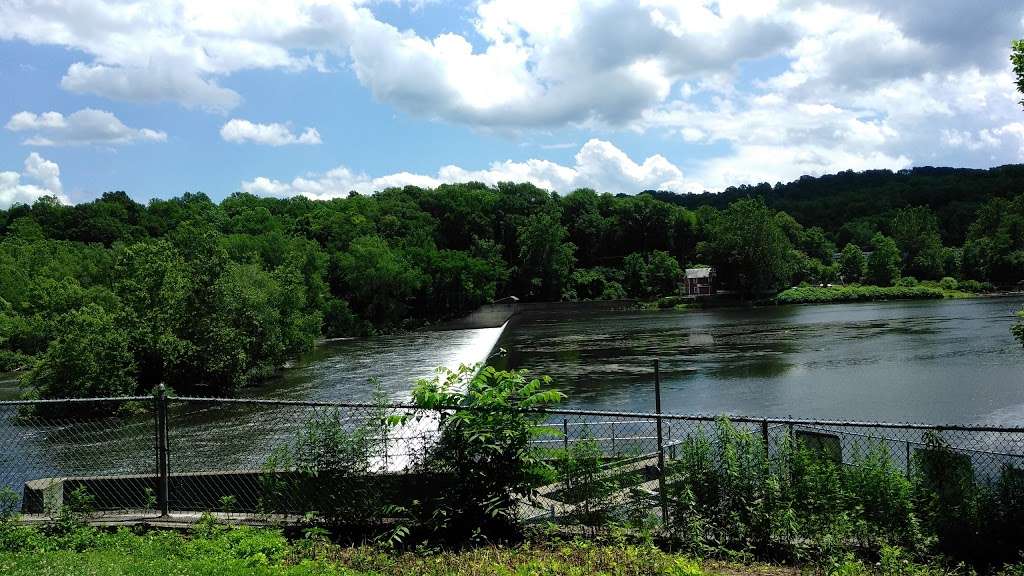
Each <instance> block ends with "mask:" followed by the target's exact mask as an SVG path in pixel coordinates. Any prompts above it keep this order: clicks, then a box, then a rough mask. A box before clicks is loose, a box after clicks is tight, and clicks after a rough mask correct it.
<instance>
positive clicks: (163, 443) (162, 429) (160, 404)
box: [153, 384, 170, 516]
mask: <svg viewBox="0 0 1024 576" xmlns="http://www.w3.org/2000/svg"><path fill="white" fill-rule="evenodd" d="M153 403H154V409H155V412H156V471H157V489H156V491H157V495H156V501H157V505H158V506H159V507H160V515H161V516H167V514H168V513H169V512H170V506H169V503H168V501H169V500H170V498H169V496H170V487H169V484H170V482H169V481H168V480H169V476H170V470H169V466H168V459H167V389H166V388H165V387H164V385H163V384H160V386H158V387H157V389H156V394H154V395H153Z"/></svg>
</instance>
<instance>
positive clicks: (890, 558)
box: [0, 522, 1017, 576]
mask: <svg viewBox="0 0 1024 576" xmlns="http://www.w3.org/2000/svg"><path fill="white" fill-rule="evenodd" d="M807 569H810V570H811V571H814V572H817V573H823V574H837V575H843V576H858V575H869V574H880V575H884V576H897V575H905V574H911V575H920V576H928V575H933V574H934V575H936V576H937V575H940V574H943V575H944V574H951V573H962V574H966V573H967V571H966V570H962V569H961V570H959V571H956V570H950V569H948V568H941V567H938V566H925V565H917V564H914V563H912V562H910V561H909V560H907V558H906V556H905V555H904V554H903V553H902V552H901V551H900V550H898V549H887V550H886V551H885V553H884V554H883V556H882V557H881V559H880V561H879V562H878V563H877V564H866V563H864V562H860V561H857V560H854V559H852V558H850V559H845V560H843V561H841V562H838V563H836V564H835V565H830V566H819V567H805V571H806V570H807ZM0 573H3V574H7V575H10V576H23V575H24V576H29V575H31V576H65V575H66V576H78V575H81V574H92V575H96V576H115V575H116V576H135V575H138V576H148V575H152V574H168V575H182V576H185V575H189V576H191V575H196V574H204V575H206V574H209V575H223V576H236V575H237V576H241V575H246V576H250V575H252V576H271V575H274V576H371V575H372V576H392V575H393V576H405V575H408V574H416V575H418V576H463V575H465V576H470V575H473V576H480V575H492V574H493V575H502V576H543V575H550V576H556V575H567V576H576V575H578V576H584V575H591V574H602V575H606V576H627V575H628V576H634V575H641V574H642V575H650V576H660V575H664V576H714V575H723V576H725V575H728V576H743V575H749V576H775V575H780V576H781V575H784V574H785V575H791V574H797V573H799V570H797V569H794V568H787V567H783V566H774V567H773V566H769V565H758V564H753V565H752V564H740V563H736V562H726V561H720V560H698V559H694V558H692V557H688V556H684V555H680V554H673V553H669V552H665V551H663V550H661V549H659V548H657V547H655V546H654V545H652V544H650V543H628V542H625V541H618V542H616V541H604V542H596V543H595V542H591V541H583V540H570V541H557V540H554V541H552V540H542V541H539V542H537V543H534V544H522V545H519V546H513V547H494V546H485V547H479V548H475V549H470V550H465V551H451V552H444V551H429V552H420V553H411V552H407V553H396V552H394V551H389V550H386V549H381V548H379V547H373V546H360V547H343V546H337V545H334V544H331V543H329V542H327V541H325V540H323V539H322V538H318V537H317V536H316V535H315V534H307V535H306V536H304V537H302V538H299V539H297V540H289V539H287V538H285V537H284V535H282V533H281V532H280V531H277V530H269V529H255V528H247V527H226V526H218V525H216V524H213V523H211V522H203V523H201V524H200V525H199V526H198V527H197V528H195V529H194V530H193V531H192V532H191V533H189V534H179V533H175V532H160V531H149V532H132V531H129V530H128V529H120V530H117V531H112V532H106V531H101V530H97V529H93V528H86V527H74V528H71V529H68V530H65V531H61V530H55V529H52V528H50V529H44V530H37V529H34V528H21V527H14V526H11V525H7V526H4V525H0ZM1005 574H1007V575H1008V576H1010V575H1013V574H1017V572H1013V571H1012V570H1011V569H1008V570H1007V571H1006V572H1005Z"/></svg>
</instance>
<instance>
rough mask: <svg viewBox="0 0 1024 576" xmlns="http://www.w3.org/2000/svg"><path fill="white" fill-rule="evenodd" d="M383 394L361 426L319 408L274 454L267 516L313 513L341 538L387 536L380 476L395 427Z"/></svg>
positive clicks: (265, 498) (266, 484)
mask: <svg viewBox="0 0 1024 576" xmlns="http://www.w3.org/2000/svg"><path fill="white" fill-rule="evenodd" d="M379 394H380V393H379V392H378V396H377V398H378V402H377V404H378V408H377V409H376V410H375V411H374V412H373V414H371V415H370V417H369V418H367V419H365V420H364V421H363V422H361V423H358V424H355V423H353V421H352V420H351V418H350V417H349V413H348V412H346V411H344V410H342V409H338V408H327V409H317V410H316V411H315V412H314V413H313V415H312V416H310V417H309V418H308V419H307V420H306V421H305V422H304V423H303V424H302V426H301V428H300V429H299V431H298V433H297V434H296V438H295V439H294V441H293V442H292V443H290V444H289V445H286V446H281V447H278V448H277V449H276V450H275V451H274V452H273V453H272V454H271V457H270V458H269V459H268V461H267V462H266V463H265V464H264V469H263V472H264V473H263V475H262V480H261V481H262V490H263V494H262V495H261V502H260V506H261V508H262V509H263V511H265V512H303V513H307V514H308V520H309V521H310V523H312V524H315V525H317V526H322V527H325V528H327V529H329V530H330V531H331V532H332V533H334V535H335V536H336V537H338V538H341V539H347V540H354V541H358V540H367V539H369V540H372V539H374V538H376V537H378V536H380V535H381V534H382V533H383V532H384V518H385V516H386V514H385V512H386V510H387V505H386V503H385V501H384V497H383V494H382V490H381V484H380V482H379V481H378V480H376V479H375V478H374V475H375V474H379V473H381V472H382V470H381V466H382V465H383V462H385V455H386V450H387V439H388V433H389V430H390V427H391V422H390V421H389V419H388V415H387V413H386V409H385V407H384V404H383V399H382V397H381V396H380V395H379ZM225 511H227V510H225Z"/></svg>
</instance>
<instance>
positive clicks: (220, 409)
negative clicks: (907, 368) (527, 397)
mask: <svg viewBox="0 0 1024 576" xmlns="http://www.w3.org/2000/svg"><path fill="white" fill-rule="evenodd" d="M531 412H532V413H533V414H534V415H535V416H536V418H537V421H538V424H537V426H536V434H535V437H534V439H533V447H534V449H536V450H537V451H538V453H539V454H540V455H541V456H542V457H544V458H547V459H549V460H550V461H552V462H554V463H555V464H556V467H562V469H563V470H564V469H565V468H564V467H565V466H570V465H574V466H578V465H579V462H580V461H581V459H585V458H590V459H591V460H597V461H598V463H599V466H600V470H598V471H597V472H596V475H597V476H599V477H600V478H601V479H602V482H604V484H603V485H605V486H609V485H610V486H612V489H609V490H605V493H603V495H602V502H601V504H600V505H601V506H604V507H607V508H614V509H615V510H620V511H624V512H623V513H639V514H649V515H652V516H661V517H662V518H664V517H665V516H666V515H667V514H668V502H667V498H668V495H667V494H666V489H665V485H664V483H665V477H666V474H664V473H663V471H664V470H666V469H667V470H671V469H672V467H673V465H674V464H675V463H676V462H678V461H679V460H680V458H682V455H683V453H684V452H685V450H687V447H688V446H690V445H692V443H693V441H694V439H696V438H702V439H705V440H707V441H709V442H712V443H714V442H715V441H716V438H718V437H719V434H720V433H721V425H720V420H719V419H717V418H715V417H711V416H694V415H675V414H658V413H657V412H655V413H629V412H608V411H587V410H536V411H531ZM449 413H450V410H448V411H445V410H440V411H437V410H423V409H419V408H417V407H415V406H411V405H407V404H388V405H377V404H365V403H342V402H301V401H286V400H248V399H213V398H191V397H185V398H167V397H164V396H162V395H158V396H156V397H131V398H106V399H83V400H70V401H0V490H4V489H6V490H7V491H8V497H7V498H6V500H7V501H8V505H13V506H14V507H15V508H16V509H18V510H20V511H21V512H23V513H25V514H27V515H30V516H37V517H40V518H42V517H49V516H52V515H54V514H56V513H57V512H58V511H59V510H60V509H61V507H64V506H69V505H83V503H82V502H80V500H81V499H82V498H83V497H84V498H85V500H86V502H85V503H84V506H87V507H88V508H89V509H90V510H91V511H92V512H93V513H94V514H97V515H99V516H103V515H107V516H120V517H124V516H132V517H136V518H138V517H157V516H165V515H167V514H172V515H173V514H195V513H198V512H203V511H215V512H222V513H235V514H241V513H245V514H254V515H258V514H264V515H277V516H276V517H277V518H278V520H280V516H282V515H283V516H285V517H291V518H295V517H301V515H302V514H304V513H306V512H311V511H312V510H310V509H308V508H309V507H310V506H311V504H310V500H309V498H308V497H309V495H310V493H317V494H319V493H320V492H324V493H325V494H322V496H323V497H328V496H330V497H334V498H347V499H358V498H361V497H364V496H365V495H364V494H362V493H361V492H360V486H362V485H366V484H367V483H376V484H377V485H386V486H388V487H389V489H390V490H392V491H393V492H395V493H403V492H404V491H407V490H417V489H418V490H429V489H430V486H429V485H416V486H407V485H406V484H403V482H405V481H406V480H403V478H402V477H403V474H402V472H404V471H408V470H411V469H413V468H414V466H415V464H416V462H417V459H418V458H420V457H421V456H422V454H423V450H424V448H425V447H426V446H429V445H431V444H432V443H433V442H435V441H436V439H437V437H438V434H439V432H438V423H439V421H440V420H441V419H443V418H444V417H445V416H446V414H449ZM89 414H95V416H94V417H90V416H88V415H89ZM110 414H114V415H110ZM72 415H73V416H74V417H73V418H72V417H71V416H72ZM83 415H84V416H83ZM397 418H403V419H404V420H403V422H404V423H402V424H400V425H396V424H395V423H394V421H395V420H396V419H397ZM728 421H729V422H730V426H732V427H733V428H734V429H737V430H741V431H743V432H744V433H745V434H746V436H747V437H749V438H752V439H754V440H755V441H756V442H758V443H759V445H760V446H762V447H763V450H764V451H765V455H766V457H767V458H769V459H776V458H778V457H779V455H780V454H783V453H784V451H785V450H786V447H787V446H791V445H793V444H794V443H796V442H799V443H801V445H805V446H810V447H812V448H814V449H815V450H818V451H820V452H822V453H827V454H828V455H829V457H830V458H834V459H835V461H836V462H841V463H843V464H846V465H856V464H857V463H858V462H859V461H860V459H861V458H863V457H864V456H865V455H866V454H868V453H869V452H872V451H875V453H878V452H879V451H881V452H883V453H884V454H886V455H887V457H888V458H889V460H890V461H891V462H892V463H893V465H894V466H895V467H898V468H899V469H901V470H903V471H904V472H905V473H906V474H908V475H909V474H911V473H912V472H913V463H914V459H915V455H916V454H919V453H921V452H922V451H926V450H929V449H931V448H930V446H934V444H935V442H936V441H940V442H943V443H945V445H946V446H948V448H949V450H950V451H951V452H952V453H954V454H956V455H957V458H958V459H959V460H960V461H961V462H962V463H963V464H964V465H965V466H967V465H969V467H970V470H972V471H973V474H974V476H975V479H976V480H977V481H978V482H992V481H994V480H995V479H997V478H998V477H999V476H1000V474H1003V473H1004V471H1005V470H1007V469H1008V467H1012V468H1013V469H1024V428H1020V427H996V426H963V425H951V426H935V425H925V424H895V423H875V422H841V421H834V420H806V419H779V418H752V417H744V416H736V417H730V418H729V419H728ZM332 435H333V436H332ZM339 435H344V436H345V437H346V438H347V439H348V440H351V439H352V438H356V439H357V442H356V444H357V447H356V448H355V450H357V451H358V452H359V453H358V454H355V456H356V457H353V454H350V453H347V452H345V450H349V451H351V450H353V448H352V447H351V446H352V442H348V443H342V442H336V440H337V438H338V436H339ZM573 458H575V461H573V462H569V461H570V460H572V459H573ZM330 459H334V460H332V461H342V462H345V463H347V464H345V465H346V466H352V464H351V462H355V461H361V462H364V463H363V464H361V465H354V466H355V468H351V469H348V468H346V470H345V472H346V473H347V474H348V477H349V479H350V480H351V479H352V478H355V480H354V481H342V479H340V477H339V478H334V479H333V480H331V482H333V484H332V486H334V487H335V489H336V491H338V492H339V493H338V494H333V495H328V494H326V492H327V491H324V490H320V489H319V487H318V486H319V485H312V484H302V482H304V481H306V480H308V479H306V480H303V479H302V478H298V477H297V476H296V474H295V471H296V470H300V469H302V468H303V466H314V467H315V466H316V465H318V464H321V463H322V462H323V461H325V460H330ZM567 462H569V463H568V464H567ZM360 466H362V467H360ZM587 473H588V474H592V475H593V473H594V471H593V470H591V471H589V472H587ZM572 474H573V473H572V472H571V471H570V472H569V473H564V474H563V475H562V476H559V477H558V479H556V480H555V481H553V483H552V484H550V485H548V486H542V487H540V489H539V493H540V496H539V498H538V499H537V501H535V502H530V503H524V504H523V507H522V510H521V515H522V517H523V519H525V520H544V521H550V520H555V521H560V522H565V523H575V522H583V523H585V522H586V521H587V520H586V518H587V514H592V513H593V512H594V510H593V506H592V505H593V502H591V501H589V500H588V498H589V495H588V494H585V493H581V492H579V490H581V488H580V487H579V481H578V478H574V477H573V476H572ZM605 480H606V482H605ZM574 490H576V492H574ZM10 493H13V494H14V496H13V498H12V497H11V496H10ZM298 496H301V498H300V497H298ZM0 502H2V500H0ZM0 512H2V511H0Z"/></svg>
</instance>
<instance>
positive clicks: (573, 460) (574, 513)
mask: <svg viewBox="0 0 1024 576" xmlns="http://www.w3.org/2000/svg"><path fill="white" fill-rule="evenodd" d="M603 464H604V459H603V454H602V452H601V447H600V445H598V443H597V441H595V440H594V439H593V438H591V437H589V434H587V433H586V432H585V433H584V437H583V438H581V439H579V440H577V441H575V442H573V443H572V445H570V447H569V449H568V450H566V451H565V452H564V453H563V454H562V455H561V457H560V458H559V460H558V462H557V463H556V465H555V466H556V468H557V470H558V481H559V483H560V484H561V490H560V492H561V494H560V496H561V500H562V501H563V502H566V503H567V504H569V505H570V506H571V508H570V512H569V515H568V519H569V521H570V522H572V523H574V524H581V525H583V526H601V525H604V524H607V523H608V521H609V520H611V519H612V514H611V510H610V508H611V504H612V501H611V496H612V494H614V493H615V490H616V488H617V485H616V483H615V482H614V480H613V479H611V478H610V477H609V476H607V475H606V474H605V473H604V466H603Z"/></svg>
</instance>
